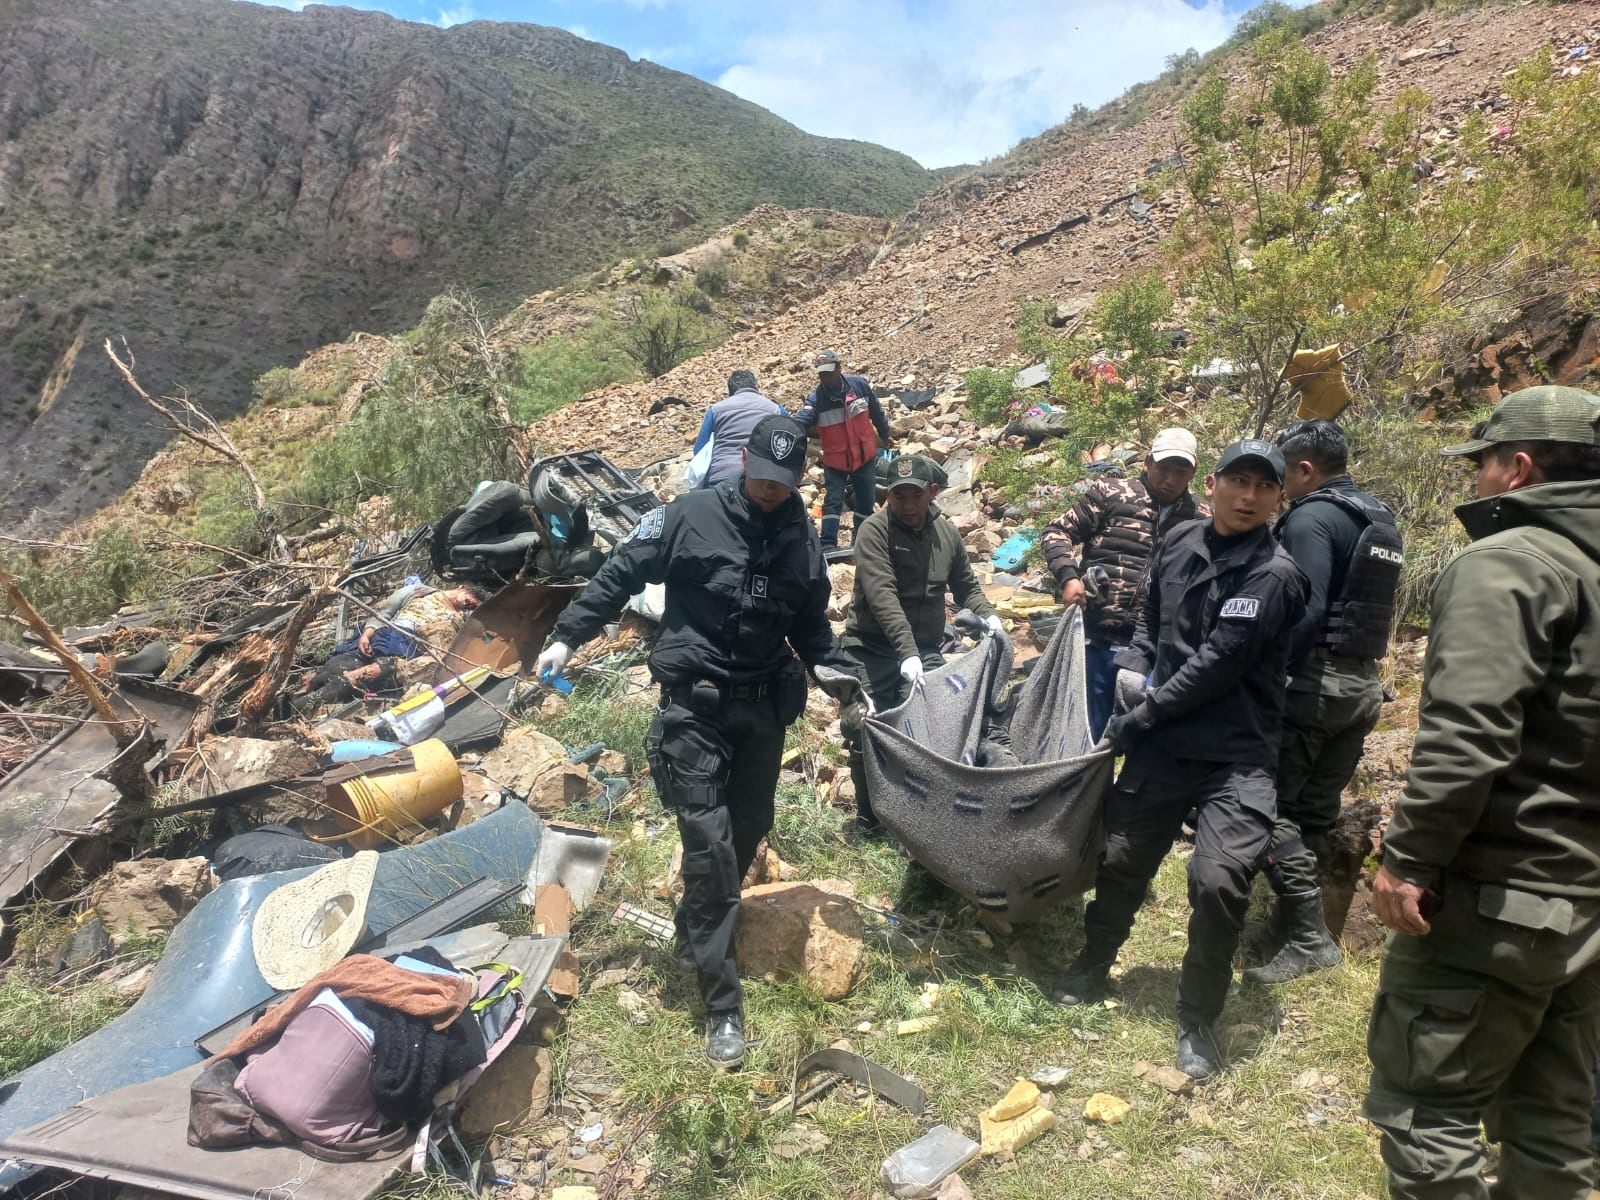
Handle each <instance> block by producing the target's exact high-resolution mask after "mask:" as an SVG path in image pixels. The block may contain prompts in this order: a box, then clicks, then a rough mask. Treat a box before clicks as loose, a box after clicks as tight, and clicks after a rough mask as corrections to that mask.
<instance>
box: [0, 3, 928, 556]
mask: <svg viewBox="0 0 1600 1200" xmlns="http://www.w3.org/2000/svg"><path fill="white" fill-rule="evenodd" d="M934 180H935V177H934V176H933V175H932V174H930V173H929V172H926V171H924V170H922V168H920V167H919V166H917V164H915V163H914V162H912V161H911V160H910V159H908V158H905V157H904V156H902V155H899V154H895V153H893V152H891V151H888V150H884V149H882V148H880V147H876V146H871V145H867V144H864V143H857V142H846V141H838V140H829V139H823V138H815V137H811V136H809V135H807V134H804V133H802V132H801V131H799V130H797V129H795V128H794V127H793V126H791V125H788V124H787V123H786V122H783V121H781V120H779V119H777V118H776V117H774V116H772V115H771V114H770V113H768V112H766V111H765V110H763V109H760V108H757V107H756V106H754V105H751V104H748V103H745V102H744V101H741V100H738V99H737V98H735V97H733V96H731V95H729V94H727V93H725V92H722V91H720V90H718V89H716V88H714V87H711V86H710V85H708V84H705V83H702V82H700V81H699V80H696V79H693V78H690V77H688V76H685V75H682V74H679V73H677V72H674V71H669V70H666V69H664V68H661V67H658V66H655V65H653V64H650V63H647V62H634V61H632V60H630V59H629V58H628V56H627V55H625V54H623V53H622V52H620V51H617V50H613V49H610V48H608V47H605V46H600V45H597V44H594V43H591V42H586V41H583V40H582V39H579V38H576V37H574V36H572V35H570V34H568V33H565V32H564V31H561V30H557V29H548V28H542V27H539V26H532V25H507V24H494V23H489V22H476V23H472V24H468V25H462V26H457V27H454V28H451V29H448V30H442V29H437V28H434V27H432V26H424V25H415V24H408V23H405V22H401V21H397V20H394V19H392V18H390V17H387V16H383V15H381V14H376V13H368V12H357V11H353V10H349V9H334V8H325V7H320V6H312V7H310V8H308V9H307V10H306V11H304V12H300V13H292V12H288V11H286V10H282V9H277V8H267V7H261V6H257V5H252V4H244V3H235V2H232V0H83V2H81V3H75V4H72V5H62V4H59V3H56V2H55V0H12V2H11V3H9V4H7V5H5V6H4V7H3V8H0V444H4V445H5V446H6V451H5V454H4V456H3V457H4V458H5V459H6V462H7V466H8V468H10V469H8V470H7V471H6V472H5V473H4V474H5V477H6V483H5V485H4V490H3V491H0V519H3V520H9V521H15V520H17V519H19V518H22V517H24V516H26V515H27V514H29V513H30V512H33V511H34V510H35V509H38V510H40V515H41V517H42V520H41V521H40V523H41V524H49V525H59V524H60V523H62V522H63V521H64V520H67V519H69V518H71V517H73V516H76V515H79V514H82V513H84V512H87V511H90V510H92V509H94V508H96V507H98V506H99V505H101V504H103V503H105V502H106V501H107V500H108V499H109V498H111V497H112V496H114V495H115V494H117V493H118V492H119V491H120V490H121V489H122V488H123V487H125V486H126V485H127V484H128V483H129V482H130V481H131V480H132V479H133V478H135V477H136V476H137V474H138V472H139V470H140V468H141V467H142V465H143V463H144V461H145V460H146V458H148V456H149V454H150V452H151V451H152V450H154V449H155V447H156V446H158V445H160V444H161V442H163V441H164V440H165V438H166V431H164V430H162V429H159V428H156V427H155V426H154V425H153V424H152V422H151V420H150V416H151V414H149V413H148V412H147V411H146V410H144V409H143V408H142V406H140V405H139V404H138V403H137V401H135V400H134V399H133V398H132V397H130V396H129V395H128V394H127V393H126V389H124V388H123V387H122V386H121V384H120V383H118V382H116V381H115V380H114V379H113V377H112V375H111V372H110V369H109V366H108V364H107V362H106V361H105V356H104V354H103V353H102V352H101V349H100V346H101V342H102V341H103V339H104V338H106V337H107V336H121V335H125V336H126V337H127V338H128V341H129V343H130V345H131V347H132V349H133V351H134V353H135V354H136V355H137V356H138V359H139V363H138V367H139V373H140V375H141V377H142V380H143V382H144V383H145V384H146V386H147V387H148V388H150V389H151V390H152V391H156V392H160V391H165V390H168V389H172V388H187V389H189V390H190V391H191V393H192V394H193V395H194V396H195V397H196V398H197V399H201V400H203V401H204V403H205V404H206V405H207V406H208V407H210V408H211V409H212V410H213V411H215V412H217V413H219V414H230V413H236V412H239V411H240V410H242V409H243V408H244V407H245V406H246V404H247V403H248V401H249V385H250V381H251V379H252V378H253V377H254V376H256V375H257V374H259V373H260V372H261V371H263V370H265V369H266V368H268V367H270V366H273V365H275V364H278V363H282V362H286V361H292V360H293V359H294V358H295V357H297V356H298V355H299V354H301V353H303V352H304V351H306V350H307V349H309V348H311V347H313V346H316V345H319V344H322V343H325V342H329V341H335V340H338V339H340V338H343V337H344V336H345V335H346V334H347V333H349V332H350V331H351V330H354V329H380V330H382V329H388V330H395V329H402V328H405V327H407V326H409V325H410V324H412V323H413V322H414V321H415V320H416V318H417V317H418V315H419V314H420V312H421V311H422V308H423V306H424V305H425V304H426V302H427V300H428V299H429V298H430V297H432V296H433V295H435V294H437V293H438V292H440V291H441V290H443V289H444V288H445V287H446V286H448V285H451V284H457V285H463V286H466V287H469V288H472V289H476V290H478V291H480V292H481V293H482V294H484V295H486V296H487V297H488V298H489V299H490V300H491V301H497V302H504V303H511V302H514V301H515V300H517V299H520V298H521V297H523V296H526V295H529V294H531V293H533V292H537V291H539V290H540V289H541V288H544V287H548V286H550V285H553V284H555V283H558V282H560V281H562V280H564V279H567V278H569V277H571V276H572V275H574V274H575V273H578V272H581V271H586V270H592V269H594V268H596V267H600V266H603V265H606V264H608V263H610V262H611V261H613V260H614V259H615V258H616V257H617V256H618V255H619V254H622V253H625V252H635V251H638V250H641V249H647V250H652V251H653V250H655V249H657V248H658V247H659V246H660V245H661V243H662V241H663V239H670V240H672V241H673V242H674V243H677V244H687V243H688V242H692V241H695V240H697V237H696V236H693V235H697V234H703V233H705V232H708V231H710V230H712V229H715V228H717V227H718V226H721V225H723V224H725V223H726V222H727V221H729V220H730V219H732V218H734V217H736V216H738V215H740V214H742V213H744V212H745V211H746V210H748V209H749V208H751V207H753V206H755V205H757V204H760V203H763V202H773V203H779V204H784V205H788V206H792V207H801V206H807V205H818V206H824V207H827V208H830V209H835V210H841V211H846V212H853V213H860V214H867V215H873V216H892V215H898V214H899V213H901V212H904V211H905V210H906V209H908V208H909V207H910V206H911V205H912V204H913V203H914V202H915V201H916V200H917V198H918V197H919V196H921V195H922V194H923V193H924V192H925V191H926V190H927V189H928V188H929V187H930V186H931V185H932V184H933V182H934ZM671 248H672V247H668V249H671Z"/></svg>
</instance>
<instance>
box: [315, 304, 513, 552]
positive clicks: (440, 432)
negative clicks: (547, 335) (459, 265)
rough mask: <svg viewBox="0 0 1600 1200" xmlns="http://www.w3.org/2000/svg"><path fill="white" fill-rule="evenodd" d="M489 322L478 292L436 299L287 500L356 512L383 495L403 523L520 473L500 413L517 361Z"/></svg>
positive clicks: (319, 447) (507, 399)
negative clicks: (490, 336)
mask: <svg viewBox="0 0 1600 1200" xmlns="http://www.w3.org/2000/svg"><path fill="white" fill-rule="evenodd" d="M487 324H488V319H487V318H486V317H485V316H484V314H483V313H482V311H481V310H480V309H479V308H478V306H477V302H476V300H475V299H474V298H473V297H472V296H471V295H468V294H464V293H459V292H451V293H446V294H445V295H442V296H439V297H436V298H435V299H434V300H433V302H432V303H430V304H429V305H428V309H427V312H426V313H424V314H423V318H422V321H421V322H420V323H419V324H418V325H417V327H416V328H415V329H413V330H412V331H411V332H410V333H409V334H407V335H406V337H405V338H404V339H402V342H401V345H400V346H399V347H398V348H397V352H396V353H395V354H394V355H393V356H392V357H391V358H390V360H389V365H388V367H387V368H386V369H385V371H384V375H383V379H382V381H381V383H380V384H379V386H378V388H377V391H376V393H375V394H374V395H372V396H370V397H368V398H367V400H366V401H365V402H364V403H363V404H362V406H361V408H360V409H359V410H358V411H357V413H356V416H355V418H354V419H353V420H352V421H349V422H348V423H346V424H344V425H341V426H340V427H339V428H338V429H337V430H336V431H335V432H334V434H333V436H332V437H331V438H329V439H328V440H326V441H324V442H322V443H320V444H319V445H317V446H315V447H313V448H312V451H311V454H310V458H309V461H308V463H307V467H306V471H305V474H304V475H303V477H302V478H301V479H300V480H299V481H298V482H297V483H296V484H295V485H294V486H293V487H292V488H291V489H290V496H289V501H290V503H291V504H293V505H295V506H297V509H298V510H299V511H300V512H302V513H303V514H306V515H316V514H317V513H319V512H321V511H331V512H349V511H351V509H352V508H353V507H354V505H355V504H356V503H357V502H359V501H361V500H363V499H365V498H367V497H368V496H373V495H379V494H382V495H387V496H389V498H390V500H391V503H392V504H393V506H394V512H395V515H396V516H398V517H400V518H401V519H402V520H422V521H431V520H433V519H435V518H436V517H438V516H439V514H440V513H442V512H444V511H445V510H446V509H448V508H451V507H452V506H454V505H456V504H459V503H461V502H462V501H463V500H464V499H465V498H466V497H467V496H468V495H469V494H470V493H471V491H472V488H473V487H474V486H475V485H476V484H477V483H478V481H480V480H483V479H507V478H512V477H514V476H516V475H519V474H520V473H521V468H520V465H519V463H518V460H517V456H516V452H515V451H514V450H513V448H512V446H511V444H510V440H509V438H508V436H507V434H508V431H507V430H506V429H505V427H504V424H503V422H502V420H501V417H500V414H499V404H500V403H502V402H503V403H505V404H506V405H507V407H508V408H509V406H510V403H511V393H512V388H511V387H510V386H508V384H507V382H506V377H507V376H508V375H509V374H512V373H514V371H515V364H514V363H512V362H509V361H507V359H506V358H505V356H503V355H501V354H500V353H499V352H497V351H495V350H493V349H492V348H491V347H490V346H489V345H488V342H487V339H486V337H485V330H486V328H487Z"/></svg>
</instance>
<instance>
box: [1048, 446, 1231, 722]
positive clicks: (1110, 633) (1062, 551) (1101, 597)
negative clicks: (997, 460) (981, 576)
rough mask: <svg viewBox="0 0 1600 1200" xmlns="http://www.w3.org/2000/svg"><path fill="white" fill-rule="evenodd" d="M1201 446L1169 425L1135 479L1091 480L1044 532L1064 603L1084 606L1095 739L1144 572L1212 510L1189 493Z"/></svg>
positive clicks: (1135, 614)
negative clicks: (1166, 541)
mask: <svg viewBox="0 0 1600 1200" xmlns="http://www.w3.org/2000/svg"><path fill="white" fill-rule="evenodd" d="M1197 450H1198V445H1197V443H1196V441H1195V436H1194V434H1192V433H1190V432H1189V431H1188V430H1187V429H1163V430H1162V431H1161V432H1160V433H1158V434H1157V435H1156V437H1155V441H1153V442H1151V444H1150V453H1149V454H1148V455H1147V456H1146V457H1145V460H1144V470H1143V471H1142V472H1140V474H1139V477H1138V478H1137V479H1104V478H1096V479H1093V480H1091V481H1090V483H1089V488H1088V490H1087V491H1086V492H1085V493H1084V494H1083V499H1081V500H1079V501H1078V503H1077V504H1076V505H1074V506H1073V507H1072V508H1070V509H1068V510H1067V511H1066V512H1064V513H1062V514H1061V515H1060V516H1059V517H1057V518H1056V519H1055V520H1054V521H1052V522H1050V524H1049V525H1048V526H1047V527H1046V529H1045V531H1044V539H1043V540H1044V552H1045V558H1046V560H1047V561H1048V563H1049V564H1050V571H1051V573H1052V574H1053V575H1054V576H1055V577H1056V585H1057V586H1058V587H1059V588H1060V589H1061V599H1062V601H1063V603H1066V604H1077V605H1080V606H1082V607H1083V609H1084V616H1083V623H1084V633H1085V635H1086V638H1087V644H1086V645H1085V647H1084V664H1085V668H1086V672H1087V687H1088V693H1089V695H1088V700H1089V728H1090V731H1091V732H1092V733H1093V734H1094V736H1095V737H1096V738H1098V737H1099V736H1100V735H1101V734H1102V733H1104V732H1105V727H1106V722H1107V721H1109V720H1110V719H1111V707H1112V696H1113V694H1114V693H1115V690H1116V683H1117V668H1116V666H1115V665H1114V664H1113V662H1112V659H1113V658H1114V657H1115V656H1116V654H1117V652H1118V651H1120V650H1123V649H1125V648H1126V647H1127V646H1128V644H1129V643H1130V642H1131V641H1132V640H1133V632H1134V629H1135V628H1136V627H1137V625H1138V619H1139V597H1140V594H1141V590H1142V585H1143V582H1144V575H1145V571H1146V569H1147V568H1148V567H1149V565H1150V560H1151V558H1152V557H1153V556H1154V554H1155V551H1156V548H1157V547H1158V546H1159V545H1160V544H1161V541H1162V539H1163V538H1165V537H1166V536H1167V534H1168V533H1169V532H1170V531H1171V530H1172V529H1173V528H1174V527H1175V526H1177V525H1180V524H1182V523H1183V522H1185V521H1192V520H1194V519H1195V518H1197V517H1209V516H1210V515H1211V509H1210V507H1209V506H1208V505H1207V504H1206V503H1205V502H1204V501H1202V500H1198V499H1196V498H1195V496H1194V495H1193V493H1191V492H1190V491H1189V483H1190V481H1191V480H1193V479H1194V472H1195V459H1196V453H1197ZM1095 568H1099V570H1096V569H1095ZM1091 575H1092V577H1093V578H1094V579H1096V580H1098V581H1099V582H1098V583H1097V585H1096V586H1095V587H1093V588H1092V589H1091V588H1089V587H1087V586H1086V585H1085V582H1084V580H1085V577H1086V576H1091Z"/></svg>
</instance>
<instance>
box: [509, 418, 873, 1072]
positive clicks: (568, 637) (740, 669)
mask: <svg viewBox="0 0 1600 1200" xmlns="http://www.w3.org/2000/svg"><path fill="white" fill-rule="evenodd" d="M805 457H806V435H805V431H804V430H803V429H802V428H801V427H800V425H799V424H798V423H796V422H795V421H794V420H792V419H791V418H789V417H787V416H783V415H779V414H774V415H772V416H769V417H765V418H763V419H762V420H761V421H760V423H759V424H757V425H756V427H755V430H754V431H753V432H752V433H751V435H750V441H749V443H748V445H747V446H746V448H745V450H744V473H743V474H742V475H740V476H739V478H737V479H734V480H729V481H728V482H726V483H722V484H718V485H717V486H716V487H713V488H706V489H701V490H696V491H692V492H688V493H685V494H684V495H682V496H679V497H678V498H677V499H676V500H674V501H673V502H672V503H670V504H668V505H666V506H665V507H663V508H658V509H655V510H654V511H652V512H650V513H649V514H647V515H646V516H645V518H644V520H643V521H641V522H640V523H639V526H638V528H637V529H635V530H634V532H633V534H632V535H631V536H629V538H628V539H627V540H625V541H624V542H622V543H621V544H620V545H619V546H618V547H617V548H616V550H615V551H613V553H612V554H611V557H610V558H609V559H607V560H606V564H605V565H604V566H603V567H601V569H600V571H599V572H598V573H597V574H596V575H595V577H594V578H593V579H592V580H590V582H589V584H588V586H587V587H585V588H584V590H583V592H582V594H581V595H579V596H578V598H577V599H576V600H575V601H573V603H572V604H571V606H569V607H568V608H567V610H566V612H564V613H563V614H562V615H561V619H560V620H559V621H558V622H557V623H556V627H555V629H554V630H553V631H552V634H551V637H552V639H553V640H552V642H551V644H550V645H549V646H548V648H546V650H545V651H544V653H543V654H541V655H540V656H539V661H538V665H537V668H536V669H537V671H538V673H539V675H540V677H541V678H543V677H547V676H549V675H551V674H554V673H559V672H560V670H561V669H562V667H564V666H565V665H566V663H567V660H568V659H569V658H570V657H571V654H572V650H573V648H574V647H576V646H580V645H582V644H583V643H584V642H586V641H588V640H589V639H590V638H592V637H594V636H595V635H596V634H598V633H599V632H600V630H601V628H602V627H604V626H605V624H606V623H607V622H608V621H613V620H615V619H616V618H617V616H618V615H619V614H620V613H621V612H622V608H623V605H625V604H626V603H627V601H628V598H629V597H630V596H632V595H634V594H635V593H636V592H639V591H640V590H642V589H643V588H644V586H645V585H646V584H647V583H665V584H666V612H665V613H664V614H663V616H662V618H661V626H660V631H659V633H658V634H657V637H656V642H655V647H654V649H653V650H652V651H651V652H650V674H651V676H652V677H653V678H654V679H655V680H656V682H657V683H659V684H660V685H661V702H660V706H659V708H658V710H657V712H656V716H655V720H654V721H653V722H652V723H651V725H650V732H649V734H648V736H647V737H646V741H645V751H646V757H647V758H648V760H649V763H650V775H651V778H652V779H653V780H654V781H655V785H656V790H657V792H659V793H660V796H661V802H662V804H663V805H664V806H665V807H667V808H670V809H673V810H674V811H675V812H676V813H677V818H678V833H679V835H680V836H681V837H682V839H683V902H682V904H680V905H679V906H678V912H677V927H678V951H679V958H680V961H684V962H686V963H687V962H688V961H691V960H692V962H693V965H694V969H695V972H696V974H697V975H698V976H699V981H700V994H701V996H702V998H703V999H704V1000H705V1006H706V1014H707V1022H706V1055H707V1057H708V1058H710V1059H711V1061H712V1062H713V1063H715V1064H717V1065H718V1066H721V1067H732V1066H734V1065H736V1064H737V1063H738V1062H739V1061H740V1059H741V1058H743V1056H744V1018H743V1013H742V1005H743V1000H744V993H743V990H742V988H741V987H740V983H739V970H738V966H737V964H736V963H735V961H734V927H735V924H736V921H737V918H738V914H739V885H740V883H741V881H742V880H743V879H744V876H745V872H747V871H748V870H749V869H750V864H751V862H752V861H753V860H754V858H755V852H756V847H757V845H759V844H760V842H761V839H762V838H763V837H765V836H766V834H767V832H768V831H769V830H770V829H771V828H772V821H773V793H774V792H775V790H776V788H777V783H778V768H779V762H780V760H781V758H782V755H783V736H784V729H785V728H786V727H787V726H788V725H789V724H790V723H791V722H792V721H794V720H795V718H797V717H798V716H799V715H800V713H801V712H802V711H803V710H804V708H805V703H806V677H805V670H804V668H803V667H802V666H801V663H802V662H803V663H804V664H805V665H806V666H808V667H810V668H811V669H812V672H813V673H814V674H815V676H816V678H817V682H818V683H819V684H820V685H821V686H822V687H823V689H824V690H825V691H828V692H829V694H831V695H833V696H834V697H835V698H836V699H838V700H839V701H840V702H841V703H842V704H845V705H846V714H845V716H846V723H851V724H853V723H859V721H860V720H861V719H862V718H863V716H864V713H865V711H866V708H867V701H866V698H865V693H864V692H863V691H862V688H861V684H860V681H859V679H858V678H857V676H856V668H855V666H854V664H853V663H852V662H851V661H850V659H849V658H847V657H846V656H845V654H844V651H843V650H841V649H840V647H839V643H838V642H837V641H836V640H835V639H834V636H833V631H832V629H831V628H830V627H829V625H828V617H827V607H828V593H829V582H828V572H827V566H826V564H825V563H824V562H823V558H822V549H821V547H820V546H819V544H818V542H817V532H816V528H815V527H814V526H813V525H812V523H811V521H810V520H809V519H808V517H807V515H806V511H805V508H804V506H803V505H802V504H801V502H800V498H799V496H797V495H796V494H795V489H796V488H797V487H798V486H799V483H800V475H801V472H802V471H803V470H804V469H805ZM796 654H798V655H799V659H798V660H797V659H796V658H795V655H796Z"/></svg>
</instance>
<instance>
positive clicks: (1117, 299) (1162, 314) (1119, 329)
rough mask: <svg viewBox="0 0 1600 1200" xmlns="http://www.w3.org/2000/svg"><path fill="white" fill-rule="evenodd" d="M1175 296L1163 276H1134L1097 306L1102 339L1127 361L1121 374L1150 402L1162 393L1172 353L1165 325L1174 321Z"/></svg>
mask: <svg viewBox="0 0 1600 1200" xmlns="http://www.w3.org/2000/svg"><path fill="white" fill-rule="evenodd" d="M1172 305H1173V296H1172V292H1171V290H1170V289H1169V288H1168V287H1167V285H1166V282H1165V281H1164V280H1163V279H1162V278H1161V276H1159V275H1157V274H1154V273H1145V274H1139V275H1132V276H1130V277H1129V278H1127V279H1126V280H1124V281H1123V282H1122V283H1120V284H1119V285H1117V286H1116V287H1114V288H1112V289H1111V290H1110V291H1108V292H1104V293H1102V294H1101V296H1100V298H1099V300H1098V301H1097V302H1096V305H1095V308H1096V320H1097V323H1098V325H1099V329H1100V334H1101V338H1102V339H1103V340H1104V341H1105V343H1106V344H1107V345H1108V346H1111V347H1113V348H1114V349H1115V350H1116V351H1117V352H1118V353H1119V354H1120V355H1121V356H1122V359H1123V362H1122V367H1121V373H1122V374H1123V375H1124V376H1125V377H1128V378H1130V379H1131V380H1133V381H1135V382H1136V383H1137V391H1138V396H1139V398H1140V399H1141V400H1143V401H1146V402H1149V401H1151V400H1154V399H1155V398H1156V397H1157V395H1158V394H1159V393H1160V390H1161V381H1162V372H1163V368H1164V364H1163V361H1162V360H1163V356H1164V355H1165V354H1166V353H1167V352H1168V349H1169V346H1170V343H1169V342H1168V341H1167V335H1166V331H1165V325H1166V322H1167V321H1168V320H1170V319H1171V317H1172Z"/></svg>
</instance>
